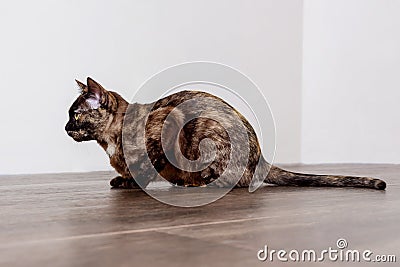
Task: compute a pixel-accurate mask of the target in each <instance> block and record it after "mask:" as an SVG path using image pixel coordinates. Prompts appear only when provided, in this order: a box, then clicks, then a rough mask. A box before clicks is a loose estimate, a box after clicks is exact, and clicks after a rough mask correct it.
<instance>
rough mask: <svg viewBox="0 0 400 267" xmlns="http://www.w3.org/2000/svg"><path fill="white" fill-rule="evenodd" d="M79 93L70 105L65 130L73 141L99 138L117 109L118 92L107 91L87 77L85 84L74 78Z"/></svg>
mask: <svg viewBox="0 0 400 267" xmlns="http://www.w3.org/2000/svg"><path fill="white" fill-rule="evenodd" d="M75 81H76V83H77V84H78V86H79V88H80V91H81V94H80V95H79V96H78V98H77V99H76V100H75V101H74V103H73V104H72V106H71V107H70V109H69V111H68V113H69V121H68V122H67V125H65V131H66V132H67V134H68V135H69V136H71V137H72V138H73V139H74V140H75V141H77V142H81V141H89V140H99V138H101V136H102V134H103V133H104V130H105V129H106V128H107V126H109V124H110V123H111V120H112V116H113V114H115V113H116V112H117V110H118V99H117V97H119V95H118V94H116V93H114V92H110V91H107V90H106V89H104V88H103V87H102V86H101V85H100V84H99V83H97V82H96V81H94V80H93V79H91V78H89V77H88V78H87V85H85V84H84V83H82V82H80V81H78V80H75Z"/></svg>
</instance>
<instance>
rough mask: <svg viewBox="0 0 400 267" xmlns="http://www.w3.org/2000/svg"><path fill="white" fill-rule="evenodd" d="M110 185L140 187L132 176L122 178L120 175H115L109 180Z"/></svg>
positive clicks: (114, 186)
mask: <svg viewBox="0 0 400 267" xmlns="http://www.w3.org/2000/svg"><path fill="white" fill-rule="evenodd" d="M110 185H111V187H112V188H124V189H132V188H140V187H139V186H138V185H137V183H136V182H135V179H133V178H123V177H121V176H117V177H115V178H114V179H112V180H111V181H110Z"/></svg>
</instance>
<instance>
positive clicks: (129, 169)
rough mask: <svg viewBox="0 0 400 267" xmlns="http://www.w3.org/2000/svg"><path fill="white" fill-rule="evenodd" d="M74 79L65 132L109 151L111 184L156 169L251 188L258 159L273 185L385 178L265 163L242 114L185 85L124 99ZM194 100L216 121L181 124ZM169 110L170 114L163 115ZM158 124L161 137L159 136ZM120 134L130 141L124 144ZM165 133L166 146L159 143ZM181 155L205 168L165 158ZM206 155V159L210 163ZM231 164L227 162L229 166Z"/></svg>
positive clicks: (128, 183)
mask: <svg viewBox="0 0 400 267" xmlns="http://www.w3.org/2000/svg"><path fill="white" fill-rule="evenodd" d="M77 83H78V85H79V87H80V89H81V94H80V95H79V96H78V98H77V99H76V100H75V101H74V103H73V104H72V106H71V107H70V109H69V121H68V123H67V125H66V126H65V130H66V131H67V133H68V135H70V136H71V137H72V138H73V139H74V140H75V141H78V142H81V141H89V140H96V141H97V143H98V144H99V145H100V146H101V147H102V148H103V149H104V150H105V151H106V153H107V155H108V156H109V158H110V164H111V165H112V166H113V167H114V169H115V170H116V171H117V172H118V173H119V174H120V176H118V177H115V178H114V179H112V180H111V181H110V184H111V186H113V187H122V188H132V187H136V186H137V182H138V183H140V185H141V186H142V187H143V186H146V185H147V184H148V183H149V182H151V181H153V180H154V179H155V178H156V176H157V173H158V174H159V175H161V176H162V177H164V178H165V179H166V180H168V181H169V182H170V183H172V184H176V185H182V186H206V185H210V184H213V185H216V186H221V187H223V186H232V185H235V186H237V187H245V186H249V184H250V181H251V180H252V178H253V175H254V173H255V171H256V166H257V165H259V169H258V170H257V175H264V176H265V177H264V176H263V177H262V180H264V182H267V183H271V184H276V185H284V186H337V187H343V186H349V187H366V188H373V189H380V190H383V189H385V188H386V183H385V182H384V181H382V180H380V179H376V178H370V177H352V176H338V175H316V174H302V173H295V172H291V171H287V170H283V169H281V168H278V167H276V166H273V165H270V164H269V163H268V162H267V161H266V160H265V159H264V157H263V156H262V154H261V149H260V145H259V143H258V139H257V136H256V133H255V132H254V130H253V128H252V126H251V125H250V123H249V122H248V121H247V120H246V118H244V117H243V116H242V115H241V114H240V113H239V112H238V111H236V110H235V109H234V108H233V107H231V106H230V105H229V104H227V103H226V102H224V101H223V100H222V99H220V98H218V97H216V96H213V95H211V94H209V93H205V92H198V91H182V92H178V93H175V94H172V95H170V96H167V97H164V98H162V99H160V100H158V101H156V102H155V103H150V104H139V103H134V104H129V103H128V102H127V101H126V100H124V99H123V98H122V97H121V96H120V95H119V94H117V93H115V92H112V91H108V90H106V89H104V88H103V87H102V86H101V85H100V84H99V83H97V82H96V81H94V80H93V79H91V78H87V84H86V85H85V84H84V83H82V82H79V81H77ZM193 99H201V105H202V107H201V108H203V109H204V112H203V113H204V115H207V113H208V114H212V115H214V116H215V115H216V114H217V115H218V116H219V117H218V120H215V119H211V118H208V117H207V116H201V117H198V118H194V119H191V120H189V121H188V122H187V123H186V124H184V123H183V122H184V121H185V119H187V118H189V117H190V116H191V115H193V114H191V113H192V112H194V111H195V110H196V109H197V108H196V107H193V108H192V109H188V108H180V106H181V104H183V103H185V102H186V101H189V100H193ZM216 103H220V105H217V104H216ZM199 108H200V107H199ZM172 110H174V112H173V116H171V117H170V119H168V120H166V119H167V117H168V115H169V114H172V113H171V111H172ZM235 116H236V117H237V118H239V119H240V122H241V124H242V125H244V127H245V132H246V134H245V135H243V134H242V135H240V134H238V135H233V136H229V135H228V132H229V131H232V130H233V131H235V129H237V127H239V125H238V122H237V121H235V120H234V117H235ZM124 120H125V121H124ZM166 122H167V123H166ZM221 123H222V124H223V125H224V126H222V125H221ZM181 124H184V126H183V128H182V130H177V129H179V127H178V126H179V125H181ZM163 125H165V126H164V128H165V129H164V131H165V132H163V133H165V135H162V131H163ZM123 132H124V133H123ZM123 134H124V138H125V139H127V141H126V142H124V146H125V147H124V146H123ZM162 137H163V144H165V146H164V147H163V146H162V145H161V138H162ZM204 139H209V140H211V141H212V142H213V143H214V146H213V147H212V150H214V153H215V155H214V156H215V157H211V156H210V155H211V154H212V153H211V152H210V151H211V148H210V151H209V152H210V153H208V152H207V151H208V150H207V149H206V150H205V152H204V151H203V152H202V153H203V155H201V151H200V146H201V144H200V143H201V141H202V140H204ZM231 139H232V140H231ZM233 142H235V143H239V144H246V143H247V144H248V147H247V148H248V151H247V152H248V155H246V154H247V153H245V152H246V151H244V152H243V153H239V155H238V154H236V156H233V157H232V155H235V154H233V153H231V152H232V149H233V148H232V143H233ZM179 154H181V155H183V156H184V157H185V158H186V159H188V160H192V161H196V160H198V159H199V158H200V157H203V158H204V159H205V162H203V163H206V165H205V166H206V167H205V168H203V169H200V170H197V171H185V170H182V169H180V168H178V167H176V164H172V163H171V162H170V159H176V160H178V158H179V157H178V155H179ZM167 156H168V157H167ZM231 157H232V158H231ZM247 157H248V158H247ZM208 158H209V160H210V162H207V160H208ZM146 159H147V160H146ZM148 159H150V160H148ZM243 160H247V163H246V165H245V169H244V172H243V173H242V172H240V173H242V175H241V177H237V173H238V172H235V171H236V169H235V167H236V165H239V162H241V161H243ZM178 161H179V160H178ZM236 163H237V164H236ZM150 164H151V165H152V166H151V165H150ZM228 164H231V165H229V166H230V167H229V168H227V166H228ZM235 164H236V165H235ZM232 166H233V167H232ZM153 167H154V168H153ZM200 167H201V166H200ZM268 170H269V173H268ZM267 173H268V175H267ZM222 174H224V175H223V176H221V175H222ZM133 177H135V178H136V179H133ZM218 178H223V179H218Z"/></svg>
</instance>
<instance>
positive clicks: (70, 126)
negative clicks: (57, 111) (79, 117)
mask: <svg viewBox="0 0 400 267" xmlns="http://www.w3.org/2000/svg"><path fill="white" fill-rule="evenodd" d="M71 130H72V124H71V123H70V122H67V124H66V125H65V131H66V132H69V131H71Z"/></svg>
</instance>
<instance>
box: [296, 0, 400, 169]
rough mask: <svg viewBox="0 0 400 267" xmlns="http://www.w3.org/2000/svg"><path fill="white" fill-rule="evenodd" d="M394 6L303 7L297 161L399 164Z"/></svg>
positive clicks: (374, 0)
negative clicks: (301, 73)
mask: <svg viewBox="0 0 400 267" xmlns="http://www.w3.org/2000/svg"><path fill="white" fill-rule="evenodd" d="M399 14H400V1H393V0H331V1H329V0H305V1H304V35H303V39H304V42H303V49H304V50H303V102H302V113H303V114H302V153H301V154H302V157H301V158H302V161H303V162H306V163H315V162H388V163H391V162H393V163H399V162H400V138H399V136H400V105H399V101H400V16H399Z"/></svg>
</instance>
